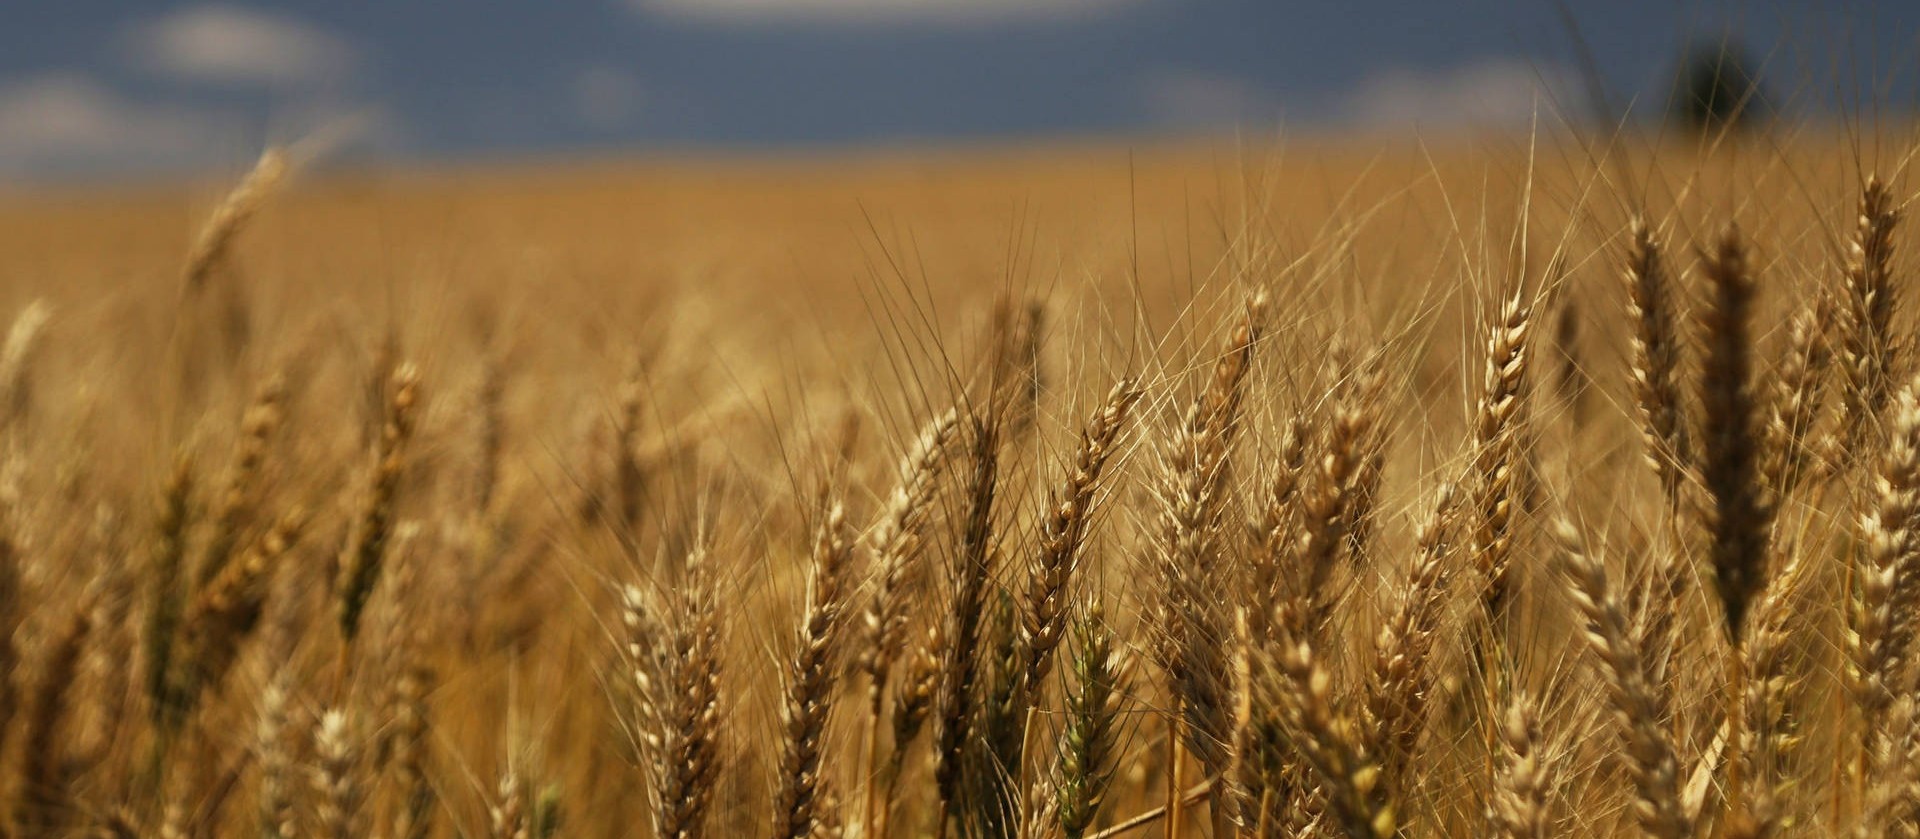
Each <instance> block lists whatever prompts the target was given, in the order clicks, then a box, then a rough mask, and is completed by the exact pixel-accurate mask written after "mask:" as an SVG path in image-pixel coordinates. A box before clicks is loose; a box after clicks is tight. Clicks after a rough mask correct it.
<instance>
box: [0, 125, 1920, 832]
mask: <svg viewBox="0 0 1920 839" xmlns="http://www.w3.org/2000/svg"><path fill="white" fill-rule="evenodd" d="M1875 131H1876V135H1873V136H1868V135H1863V134H1861V133H1859V132H1822V131H1816V130H1801V131H1798V132H1794V131H1789V130H1788V129H1785V128H1775V129H1772V130H1769V131H1766V132H1760V133H1755V134H1753V135H1751V136H1738V137H1727V138H1720V139H1717V140H1711V141H1692V140H1688V141H1681V140H1655V139H1653V138H1651V137H1642V136H1632V135H1620V136H1612V137H1607V138H1603V139H1601V140H1593V139H1575V138H1570V137H1568V138H1558V137H1549V136H1547V134H1548V133H1550V132H1542V133H1541V134H1540V135H1539V136H1531V137H1529V136H1516V137H1486V138H1476V139H1474V140H1471V141H1467V140H1460V141H1447V140H1434V141H1431V142H1427V143H1420V144H1415V143H1410V142H1404V141H1393V140H1388V139H1385V138H1370V137H1369V138H1318V139H1316V138H1304V139H1300V140H1297V141H1292V142H1284V143H1282V142H1261V143H1254V142H1240V143H1236V144H1219V145H1199V144H1174V143H1168V144H1164V145H1160V146H1147V147H1135V148H1123V147H1096V146H1084V147H1083V146H1061V147H1054V148H1044V149H1032V150H1026V151H1020V152H984V151H968V152H951V153H937V154H936V153H923V154H906V153H901V154H895V155H882V156H867V157H858V158H854V157H849V158H836V157H822V158H792V159H787V160H778V161H770V160H754V159H745V158H740V159H729V158H724V157H716V158H713V159H706V160H687V161H655V162H640V163H619V162H612V161H606V162H597V163H590V164H585V163H583V164H578V165H574V166H570V167H563V166H549V167H544V168H542V167H527V168H524V169H512V168H503V167H495V168H477V167H476V168H445V169H440V170H434V171H411V172H409V171H402V172H375V171H359V172H356V171H350V170H348V171H329V170H328V169H327V168H326V167H325V166H324V165H322V164H320V163H317V162H315V161H310V160H306V159H303V158H302V156H301V155H300V154H298V153H295V152H290V151H286V150H279V149H273V150H269V151H268V152H267V153H266V154H265V155H263V156H262V158H261V159H260V161H259V163H258V164H257V165H255V166H253V168H252V169H251V170H250V171H246V172H237V173H235V175H234V177H233V178H232V179H230V180H228V181H225V182H211V181H210V182H204V183H193V184H184V185H183V184H154V185H147V186H129V187H96V188H85V189H81V188H65V189H57V190H56V189H41V190H37V191H25V190H18V191H14V192H11V193H4V194H0V243H4V245H5V246H4V247H0V306H4V307H5V309H4V311H5V313H6V316H7V317H10V318H11V321H12V322H11V327H10V331H9V332H7V335H6V340H5V342H4V345H0V438H4V439H3V441H0V446H3V448H0V738H4V740H3V742H0V747H3V748H0V755H4V759H3V760H0V801H4V804H0V815H3V816H4V821H3V822H0V823H4V825H5V828H6V832H7V835H11V836H17V837H41V836H70V835H73V836H78V835H88V836H92V835H106V836H157V837H167V838H168V839H171V838H172V837H216V836H243V835H260V836H268V837H294V836H302V837H306V836H319V837H342V838H343V839H344V837H360V836H369V837H383V839H416V837H455V836H461V837H468V836H489V837H500V838H501V839H508V838H509V837H511V838H512V839H522V837H524V838H525V839H546V837H563V836H579V837H630V836H662V837H698V836H710V837H728V836H772V837H816V836H849V837H860V836H943V837H944V836H951V837H961V836H967V837H973V836H981V837H991V836H1017V837H1034V838H1035V839H1039V838H1040V837H1056V836H1057V837H1070V838H1071V839H1085V837H1118V836H1178V837H1201V836H1217V837H1224V836H1258V837H1267V836H1285V837H1319V836H1329V837H1330V836H1348V837H1372V838H1373V839H1380V837H1389V836H1408V837H1428V836H1499V837H1547V836H1579V837H1589V836H1591V837H1613V836H1633V835H1647V836H1654V837H1662V839H1678V837H1762V836H1781V837H1792V836H1839V835H1847V836H1858V837H1883V836H1920V684H1917V682H1916V680H1917V679H1920V669H1916V665H1915V663H1914V659H1915V657H1916V654H1917V653H1920V638H1917V637H1916V635H1917V634H1920V633H1917V632H1916V630H1920V380H1916V378H1915V377H1916V374H1920V367H1916V365H1915V364H1914V363H1913V358H1912V353H1913V352H1914V344H1913V341H1912V336H1913V334H1914V332H1913V330H1914V323H1913V322H1912V319H1911V318H1910V316H1909V312H1908V309H1909V305H1910V304H1909V301H1908V300H1907V299H1906V298H1908V297H1909V296H1910V295H1912V294H1914V293H1916V292H1915V290H1914V288H1913V285H1912V282H1911V276H1912V271H1913V264H1912V259H1911V257H1910V256H1909V254H1910V252H1911V251H1912V250H1913V249H1912V248H1910V247H1907V241H1908V232H1909V228H1908V227H1906V226H1905V225H1903V223H1902V221H1903V219H1902V214H1903V212H1904V208H1905V205H1906V204H1907V202H1908V200H1909V198H1910V196H1911V194H1912V193H1911V190H1910V188H1909V186H1908V182H1909V180H1910V179H1909V178H1908V177H1907V176H1906V168H1907V167H1906V163H1907V159H1908V156H1909V155H1908V152H1909V150H1910V149H1912V148H1913V147H1914V146H1913V144H1912V143H1911V142H1909V141H1908V140H1907V138H1906V137H1905V135H1903V134H1902V133H1901V132H1900V131H1899V130H1896V129H1893V128H1888V127H1877V128H1876V129H1875Z"/></svg>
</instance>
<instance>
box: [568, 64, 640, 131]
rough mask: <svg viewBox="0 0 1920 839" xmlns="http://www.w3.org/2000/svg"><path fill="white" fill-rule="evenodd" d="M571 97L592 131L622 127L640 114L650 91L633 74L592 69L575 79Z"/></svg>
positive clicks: (580, 116)
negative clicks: (594, 129)
mask: <svg viewBox="0 0 1920 839" xmlns="http://www.w3.org/2000/svg"><path fill="white" fill-rule="evenodd" d="M568 94H569V95H570V97H571V98H572V100H573V111H574V114H575V115H576V116H578V117H579V118H580V122H581V123H583V124H585V125H587V126H589V127H592V128H603V129H604V128H619V127H621V126H624V125H628V124H630V123H631V122H632V121H633V118H634V117H635V116H636V115H638V114H639V112H640V106H641V105H642V104H643V103H644V102H645V100H646V88H645V87H644V86H642V85H641V84H640V80H639V79H638V78H636V77H635V76H634V75H633V74H632V73H631V72H628V71H626V70H622V69H620V68H618V67H612V66H607V65H599V66H594V67H589V68H587V69H585V70H582V71H580V73H579V75H577V76H574V78H573V83H572V86H571V89H570V90H569V91H568Z"/></svg>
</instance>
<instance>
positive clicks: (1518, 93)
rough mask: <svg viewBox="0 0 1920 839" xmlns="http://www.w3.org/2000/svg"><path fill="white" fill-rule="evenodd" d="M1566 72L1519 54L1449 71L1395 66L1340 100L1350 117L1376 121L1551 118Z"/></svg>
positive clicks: (1457, 123) (1483, 122)
mask: <svg viewBox="0 0 1920 839" xmlns="http://www.w3.org/2000/svg"><path fill="white" fill-rule="evenodd" d="M1564 78H1565V75H1564V74H1562V73H1559V72H1557V71H1554V70H1551V69H1543V68H1539V67H1535V66H1533V65H1530V64H1527V63H1526V62H1523V61H1519V60H1515V59H1491V60H1487V61H1482V62H1479V63H1475V64H1469V65H1466V66H1463V67H1459V68H1456V69H1453V70H1449V71H1442V72H1416V71H1411V70H1393V71H1389V72H1386V73H1382V74H1379V75H1376V76H1374V77H1372V78H1369V79H1367V80H1366V81H1363V82H1361V83H1360V85H1358V86H1357V87H1356V88H1355V89H1354V91H1353V93H1351V94H1349V96H1348V98H1347V100H1346V101H1345V102H1344V103H1343V104H1342V105H1341V106H1340V111H1341V113H1342V115H1343V116H1344V117H1345V119H1346V121H1348V122H1351V123H1358V124H1360V125H1364V126H1370V127H1389V126H1408V125H1417V126H1419V127H1420V128H1422V129H1438V130H1453V129H1463V128H1512V127H1516V126H1524V125H1526V124H1527V123H1528V122H1529V121H1530V120H1532V119H1533V118H1534V115H1535V113H1536V112H1537V113H1538V114H1539V115H1540V116H1541V117H1543V118H1550V117H1551V116H1552V114H1553V109H1554V107H1555V106H1554V98H1553V96H1552V93H1551V91H1554V90H1564V87H1563V81H1562V80H1563V79H1564Z"/></svg>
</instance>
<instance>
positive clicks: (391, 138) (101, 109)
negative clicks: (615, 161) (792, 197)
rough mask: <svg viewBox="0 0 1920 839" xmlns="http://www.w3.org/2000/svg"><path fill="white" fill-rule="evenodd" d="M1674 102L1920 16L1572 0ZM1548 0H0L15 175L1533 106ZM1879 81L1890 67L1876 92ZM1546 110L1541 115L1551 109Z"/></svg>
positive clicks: (1615, 76) (1389, 123)
mask: <svg viewBox="0 0 1920 839" xmlns="http://www.w3.org/2000/svg"><path fill="white" fill-rule="evenodd" d="M1566 7H1567V11H1569V12H1570V13H1571V14H1572V16H1573V18H1574V19H1575V20H1576V21H1577V28H1578V31H1579V32H1580V37H1581V39H1582V40H1583V41H1585V42H1586V44H1587V45H1588V47H1589V48H1590V54H1591V56H1592V58H1593V63H1594V65H1595V67H1596V69H1597V70H1598V73H1599V77H1600V78H1601V79H1602V80H1603V82H1604V84H1605V86H1606V87H1607V88H1608V89H1609V91H1610V92H1611V95H1612V96H1613V97H1615V98H1616V99H1617V101H1619V102H1628V101H1632V102H1635V103H1637V104H1636V105H1635V108H1636V110H1637V112H1638V113H1641V114H1646V115H1650V116H1657V114H1658V113H1659V112H1660V110H1661V108H1662V107H1663V105H1664V102H1665V100H1666V96H1667V89H1668V85H1669V80H1670V79H1671V76H1672V72H1673V67H1674V63H1675V57H1676V55H1677V53H1678V51H1679V49H1680V45H1681V44H1682V43H1684V42H1686V41H1687V40H1689V39H1691V38H1696V37H1708V38H1717V37H1720V36H1723V35H1726V34H1728V33H1732V34H1733V35H1734V36H1735V37H1736V38H1737V39H1738V40H1739V41H1740V42H1742V43H1743V44H1745V45H1746V46H1747V47H1748V48H1749V50H1750V51H1751V52H1752V53H1754V54H1756V55H1757V56H1758V57H1760V58H1761V59H1762V60H1764V63H1765V68H1766V73H1767V75H1768V76H1769V77H1770V80H1771V82H1772V87H1773V91H1774V98H1775V99H1776V100H1778V101H1781V102H1782V103H1784V104H1786V105H1787V106H1789V107H1790V108H1791V109H1793V110H1795V111H1797V112H1799V113H1802V114H1818V113H1823V112H1831V111H1832V110H1834V109H1835V108H1836V107H1837V103H1843V102H1847V101H1851V100H1855V99H1857V98H1858V96H1857V94H1855V93H1852V91H1856V90H1859V89H1862V88H1863V87H1872V86H1874V85H1877V84H1881V83H1883V82H1885V83H1886V84H1887V85H1888V87H1887V91H1886V93H1884V94H1883V95H1880V96H1878V97H1876V98H1878V99H1880V100H1882V101H1890V102H1893V103H1894V104H1895V105H1897V106H1898V107H1901V108H1904V107H1906V106H1907V105H1908V104H1909V103H1910V101H1911V100H1912V98H1913V84H1912V79H1913V77H1914V76H1915V74H1914V73H1913V72H1912V68H1913V65H1914V64H1915V57H1916V52H1920V50H1917V48H1916V35H1917V33H1920V4H1914V3H1893V2H1887V3H1870V2H1848V1H1847V0H1840V2H1823V0H1748V2H1739V3H1700V2H1695V3H1684V2H1682V3H1676V2H1671V0H1668V2H1658V1H1657V0H1615V1H1614V2H1580V0H1567V2H1566ZM1561 8H1562V7H1561V6H1560V5H1559V4H1558V3H1556V2H1551V0H1461V2H1451V3H1447V2H1438V1H1437V0H1370V1H1368V0H1361V1H1359V2H1347V3H1339V2H1291V1H1290V0H576V1H575V2H566V1H565V0H553V2H481V1H480V0H468V2H453V1H452V0H443V2H419V1H418V0H413V1H409V0H331V2H329V1H328V0H276V1H275V2H258V3H244V2H223V3H162V2H146V3H135V2H124V0H123V1H122V2H104V1H103V0H13V2H0V178H4V179H15V178H36V177H60V176H66V175H75V174H78V175H99V174H103V173H105V174H119V173H133V172H139V173H147V172H155V171H181V170H191V169H196V168H206V167H229V168H230V167H233V166H236V165H240V164H243V163H244V162H245V161H246V160H248V159H249V158H250V157H251V156H252V154H253V153H254V152H255V151H256V150H257V149H258V147H259V146H260V144H261V143H263V142H266V141H269V140H286V139H291V138H296V137H302V136H314V135H315V134H316V133H317V134H318V135H320V136H324V137H328V138H338V140H339V145H340V148H341V152H340V153H341V154H342V155H343V156H347V157H353V158H359V159H372V160H413V159H445V158H452V159H471V158H495V157H522V156H552V155H570V154H582V153H587V154H608V153H615V152H618V151H621V150H627V149H639V150H669V151H683V150H690V149H691V150H708V149H715V148H722V149H729V150H733V149H746V150H760V149H773V150H787V149H794V148H806V149H813V148H822V147H824V148H842V147H850V146H851V147H869V146H892V145H902V144H907V145H911V144H917V143H940V144H946V143H956V142H968V141H979V140H987V141H996V142H1008V141H1019V140H1023V139H1030V138H1053V137H1081V136H1113V135H1119V136H1162V135H1168V134H1185V133H1201V132H1218V131H1228V130H1242V131H1247V132H1251V133H1261V134H1271V133H1273V132H1275V131H1276V130H1278V129H1279V128H1280V127H1281V126H1283V125H1284V126H1285V128H1286V130H1289V131H1295V132H1313V131H1322V130H1347V129H1352V128H1356V127H1359V128H1368V129H1374V130H1390V131H1391V130H1404V131H1407V132H1409V133H1411V132H1412V131H1414V130H1416V129H1417V130H1420V131H1422V132H1443V131H1458V130H1462V129H1468V128H1473V129H1478V128H1488V127H1510V126H1512V125H1515V124H1523V123H1524V122H1525V120H1526V118H1527V116H1528V115H1529V114H1530V113H1531V112H1532V110H1533V104H1534V103H1535V102H1536V101H1539V100H1538V99H1537V98H1536V91H1537V90H1538V88H1539V86H1540V85H1541V84H1542V83H1545V84H1546V85H1547V86H1548V87H1549V88H1552V89H1553V93H1552V94H1551V95H1553V96H1558V97H1560V98H1562V99H1565V98H1566V97H1567V96H1568V95H1569V94H1571V93H1572V92H1573V91H1574V89H1576V88H1577V87H1578V85H1577V84H1575V83H1573V81H1574V80H1576V79H1577V78H1578V77H1579V76H1580V73H1579V69H1578V68H1580V67H1581V66H1582V62H1581V60H1580V58H1579V54H1578V52H1577V51H1576V50H1575V48H1574V46H1573V45H1574V40H1573V38H1572V37H1570V35H1569V28H1568V26H1567V24H1566V22H1565V20H1564V18H1563V16H1562V11H1561ZM1888 80H1891V81H1888ZM1545 107H1547V108H1549V109H1551V108H1552V107H1553V106H1552V105H1551V103H1548V104H1547V105H1546V106H1545Z"/></svg>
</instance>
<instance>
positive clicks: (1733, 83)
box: [1673, 40, 1767, 132]
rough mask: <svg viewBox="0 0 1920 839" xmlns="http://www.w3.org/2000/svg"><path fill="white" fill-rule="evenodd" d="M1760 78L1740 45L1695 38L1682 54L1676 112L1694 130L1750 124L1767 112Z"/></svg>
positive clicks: (1746, 125)
mask: <svg viewBox="0 0 1920 839" xmlns="http://www.w3.org/2000/svg"><path fill="white" fill-rule="evenodd" d="M1766 109H1767V103H1766V101H1765V97H1764V96H1762V95H1761V87H1760V81H1759V78H1758V77H1757V76H1756V75H1755V74H1754V72H1753V70H1752V68H1751V67H1750V66H1749V64H1748V62H1747V57H1746V54H1745V52H1743V51H1742V50H1741V49H1740V48H1739V46H1738V45H1735V44H1733V43H1730V42H1728V41H1724V40H1716V41H1696V42H1694V43H1693V44H1692V45H1691V46H1689V47H1688V48H1687V49H1686V51H1685V52H1683V53H1682V54H1681V57H1680V78H1679V83H1678V84H1677V85H1675V88H1674V94H1673V112H1674V116H1675V117H1677V118H1678V119H1679V121H1680V122H1681V124H1683V125H1685V126H1686V127H1688V128H1690V129H1693V130H1695V131H1703V132H1706V131H1722V130H1729V129H1734V130H1737V129H1743V128H1751V127H1753V126H1754V125H1756V124H1758V123H1759V122H1760V120H1761V118H1762V117H1764V116H1765V115H1766Z"/></svg>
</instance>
